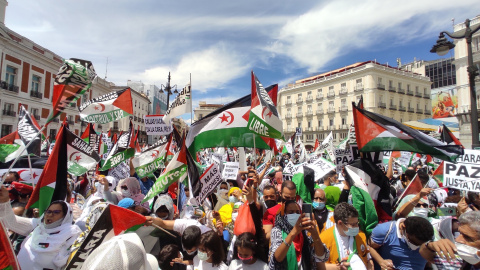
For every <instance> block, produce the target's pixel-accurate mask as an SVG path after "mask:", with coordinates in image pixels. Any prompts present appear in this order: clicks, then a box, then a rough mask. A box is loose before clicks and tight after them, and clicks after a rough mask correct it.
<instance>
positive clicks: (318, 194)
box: [312, 188, 335, 233]
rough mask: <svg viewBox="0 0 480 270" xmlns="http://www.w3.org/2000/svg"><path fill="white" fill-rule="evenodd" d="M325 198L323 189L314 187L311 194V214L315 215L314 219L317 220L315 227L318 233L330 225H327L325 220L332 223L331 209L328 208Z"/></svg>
mask: <svg viewBox="0 0 480 270" xmlns="http://www.w3.org/2000/svg"><path fill="white" fill-rule="evenodd" d="M326 202H327V198H326V194H325V191H324V190H323V189H321V188H319V189H316V190H315V193H314V194H313V201H312V207H313V216H314V217H315V221H317V225H318V226H317V229H318V233H322V232H323V231H325V230H326V229H328V228H330V227H331V226H327V220H330V221H331V222H330V223H334V222H335V221H334V219H333V211H330V210H328V208H327V206H326Z"/></svg>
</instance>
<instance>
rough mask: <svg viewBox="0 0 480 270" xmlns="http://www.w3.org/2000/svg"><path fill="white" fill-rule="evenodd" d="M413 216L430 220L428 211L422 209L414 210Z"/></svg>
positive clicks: (416, 208)
mask: <svg viewBox="0 0 480 270" xmlns="http://www.w3.org/2000/svg"><path fill="white" fill-rule="evenodd" d="M413 215H414V216H416V217H422V218H428V209H427V208H422V207H415V208H413Z"/></svg>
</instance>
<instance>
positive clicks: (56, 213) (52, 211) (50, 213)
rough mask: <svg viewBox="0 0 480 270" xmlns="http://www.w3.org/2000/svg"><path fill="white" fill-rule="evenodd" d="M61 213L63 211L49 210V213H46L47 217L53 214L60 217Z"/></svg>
mask: <svg viewBox="0 0 480 270" xmlns="http://www.w3.org/2000/svg"><path fill="white" fill-rule="evenodd" d="M60 213H62V210H47V211H45V214H46V215H52V214H53V215H58V214H60Z"/></svg>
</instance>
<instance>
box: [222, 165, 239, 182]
mask: <svg viewBox="0 0 480 270" xmlns="http://www.w3.org/2000/svg"><path fill="white" fill-rule="evenodd" d="M237 174H238V162H227V163H225V167H224V168H223V172H222V176H223V179H231V180H237Z"/></svg>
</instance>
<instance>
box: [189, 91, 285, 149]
mask: <svg viewBox="0 0 480 270" xmlns="http://www.w3.org/2000/svg"><path fill="white" fill-rule="evenodd" d="M277 90H278V87H276V85H274V86H270V87H267V91H268V94H269V95H270V96H271V97H272V100H273V101H274V102H277ZM251 103H252V100H251V96H250V95H246V96H244V97H242V98H239V99H237V100H235V101H233V102H231V103H229V104H227V105H225V106H223V107H222V108H219V109H217V110H215V111H213V112H212V113H210V114H208V115H206V116H205V117H203V118H202V119H200V120H198V121H196V122H195V123H193V124H192V125H191V126H190V130H189V132H188V135H187V139H186V143H187V147H188V151H189V152H190V153H191V154H192V156H193V157H195V153H196V152H198V151H199V150H200V149H204V148H212V147H250V148H253V147H255V148H257V149H271V143H272V141H273V143H275V141H274V140H273V139H270V138H265V137H262V136H256V135H255V134H254V133H252V131H250V130H249V129H248V119H249V113H250V105H251ZM212 138H214V139H212ZM254 141H255V142H254Z"/></svg>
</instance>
